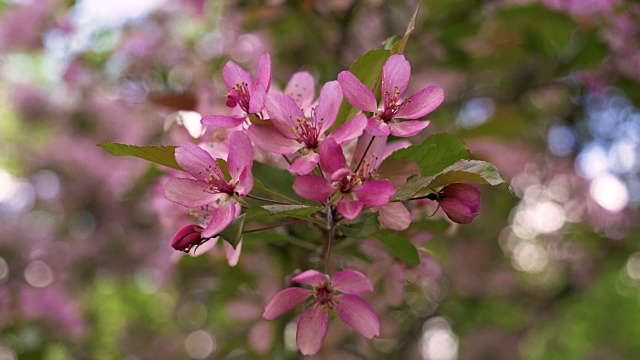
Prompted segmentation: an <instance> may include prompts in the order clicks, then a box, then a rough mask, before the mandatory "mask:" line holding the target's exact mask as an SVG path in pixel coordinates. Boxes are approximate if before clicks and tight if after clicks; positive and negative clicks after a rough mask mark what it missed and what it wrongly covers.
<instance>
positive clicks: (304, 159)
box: [289, 150, 320, 175]
mask: <svg viewBox="0 0 640 360" xmlns="http://www.w3.org/2000/svg"><path fill="white" fill-rule="evenodd" d="M318 161H320V155H318V154H316V153H315V152H314V151H313V150H312V151H310V152H309V153H308V154H307V155H303V156H299V157H297V158H296V159H295V160H294V161H293V164H291V166H290V167H289V171H291V172H293V173H295V174H297V175H306V174H308V173H310V172H311V170H313V168H314V167H316V164H318Z"/></svg>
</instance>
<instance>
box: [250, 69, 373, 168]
mask: <svg viewBox="0 0 640 360" xmlns="http://www.w3.org/2000/svg"><path fill="white" fill-rule="evenodd" d="M307 101H308V100H307V99H305V95H303V94H300V96H299V97H298V103H297V102H296V101H295V100H294V99H292V98H291V97H289V96H287V95H285V94H283V93H279V92H276V93H271V94H269V96H268V97H267V112H268V113H269V116H270V118H271V124H270V125H272V126H265V125H257V124H252V125H251V127H250V128H249V130H248V134H249V137H250V138H251V140H252V141H253V142H254V143H255V144H256V146H258V147H260V148H261V149H264V150H266V151H270V152H273V153H276V154H292V153H295V152H300V154H301V156H299V157H298V158H296V159H295V160H294V161H293V163H292V164H291V166H290V168H289V170H290V171H291V172H294V173H296V174H298V175H304V174H308V173H309V172H311V170H313V168H314V167H315V166H316V165H317V164H318V161H319V160H320V157H319V155H318V154H317V153H316V149H318V146H319V145H320V143H321V142H322V141H324V139H325V138H332V139H334V140H335V141H336V143H338V144H344V143H347V142H349V141H351V140H353V139H355V138H357V137H358V136H360V135H361V134H362V131H363V130H364V128H365V127H366V125H367V119H366V117H365V116H364V115H359V116H356V117H354V118H353V119H351V121H349V122H347V123H345V124H343V125H342V126H340V127H338V128H337V129H336V130H335V131H333V132H332V133H331V134H330V135H329V136H328V137H326V136H325V133H326V132H327V130H329V128H331V126H332V125H333V124H334V123H335V121H336V117H337V116H338V111H339V110H340V105H341V104H342V91H341V90H340V85H339V84H338V82H337V81H330V82H328V83H326V84H325V85H324V86H323V87H322V90H321V91H320V97H319V98H318V103H317V105H316V106H315V107H313V108H312V109H311V117H310V119H307V118H306V117H305V115H304V110H303V109H301V108H300V106H299V103H305V102H307Z"/></svg>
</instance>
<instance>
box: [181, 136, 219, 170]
mask: <svg viewBox="0 0 640 360" xmlns="http://www.w3.org/2000/svg"><path fill="white" fill-rule="evenodd" d="M175 156H176V162H177V163H178V165H180V167H181V168H182V169H183V170H184V171H186V172H187V173H188V174H189V175H191V176H193V177H194V178H196V179H198V180H205V179H206V178H207V177H208V175H209V171H211V170H210V168H213V169H218V164H216V161H215V160H214V159H213V157H211V155H210V154H209V153H208V152H207V151H206V150H204V149H203V148H201V147H199V146H198V145H196V144H194V143H192V142H189V141H187V142H184V143H182V145H180V147H179V148H177V149H176V155H175Z"/></svg>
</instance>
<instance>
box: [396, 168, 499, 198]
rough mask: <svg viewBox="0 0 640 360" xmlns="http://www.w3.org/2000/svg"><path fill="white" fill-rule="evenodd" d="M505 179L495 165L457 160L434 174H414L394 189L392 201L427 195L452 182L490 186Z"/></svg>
mask: <svg viewBox="0 0 640 360" xmlns="http://www.w3.org/2000/svg"><path fill="white" fill-rule="evenodd" d="M504 182H505V181H504V180H503V179H502V177H500V174H499V173H498V169H497V168H496V166H495V165H493V164H491V163H488V162H486V161H480V160H459V161H458V162H456V163H455V164H453V165H451V166H449V167H447V168H446V169H444V170H443V171H442V172H441V173H439V174H437V175H434V176H414V177H411V178H409V180H408V181H407V183H406V184H405V185H404V186H402V187H401V188H399V189H397V190H396V193H395V194H394V196H393V198H392V199H391V200H392V201H407V200H409V199H411V198H413V197H416V196H422V195H427V194H428V193H429V192H432V191H435V190H436V189H437V188H440V187H443V186H445V185H449V184H453V183H476V184H488V185H492V186H496V185H500V184H502V183H504Z"/></svg>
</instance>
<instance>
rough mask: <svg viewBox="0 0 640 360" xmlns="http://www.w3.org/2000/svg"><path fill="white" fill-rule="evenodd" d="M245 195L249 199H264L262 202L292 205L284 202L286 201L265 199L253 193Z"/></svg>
mask: <svg viewBox="0 0 640 360" xmlns="http://www.w3.org/2000/svg"><path fill="white" fill-rule="evenodd" d="M245 197H248V198H249V199H255V200H260V201H264V202H270V203H274V204H280V205H293V204H291V203H286V202H281V201H276V200H271V199H267V198H263V197H260V196H255V195H249V194H247V195H245Z"/></svg>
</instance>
